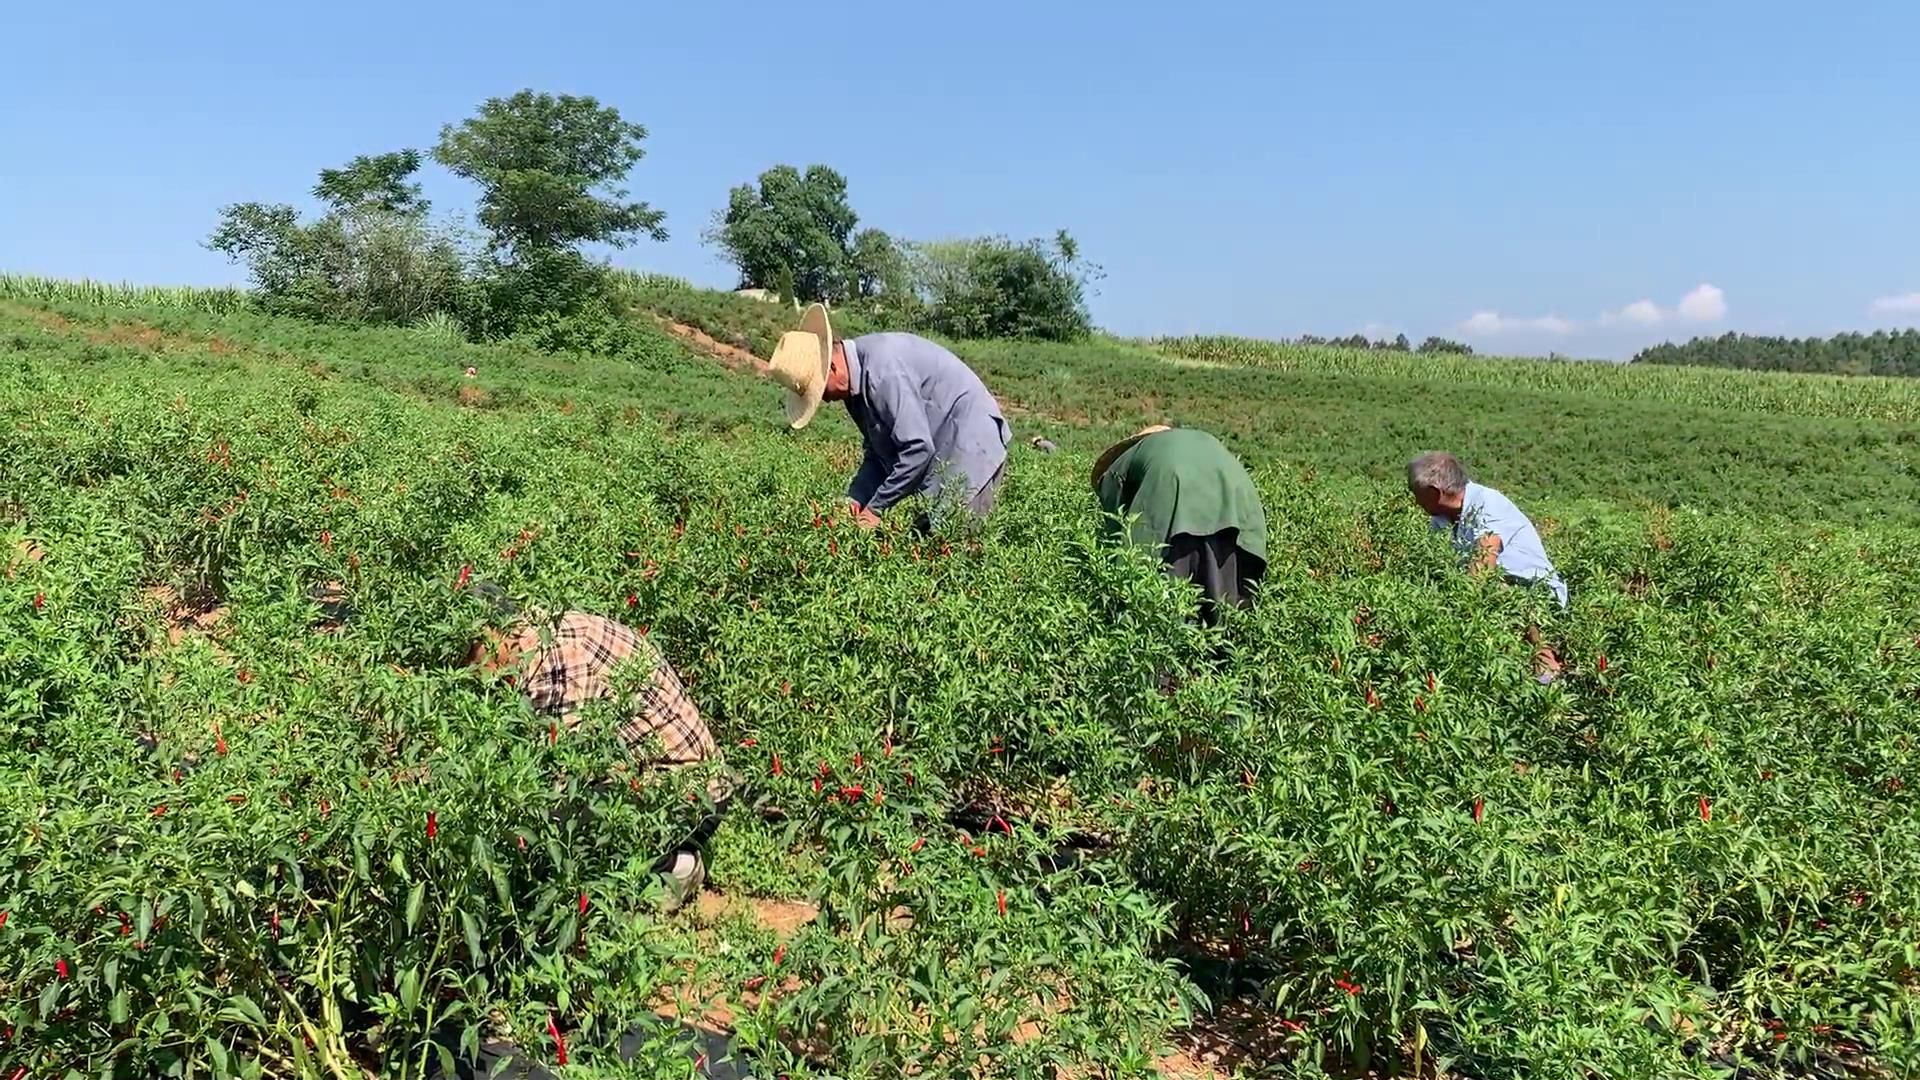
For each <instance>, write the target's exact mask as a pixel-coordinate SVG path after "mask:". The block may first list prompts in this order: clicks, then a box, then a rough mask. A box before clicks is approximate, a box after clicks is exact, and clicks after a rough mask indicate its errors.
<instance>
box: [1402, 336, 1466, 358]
mask: <svg viewBox="0 0 1920 1080" xmlns="http://www.w3.org/2000/svg"><path fill="white" fill-rule="evenodd" d="M1414 352H1417V353H1419V354H1421V355H1423V356H1435V355H1453V356H1472V355H1473V346H1471V345H1465V344H1462V343H1460V342H1458V341H1449V340H1447V339H1446V338H1443V337H1429V338H1427V339H1426V340H1425V341H1422V342H1421V343H1420V347H1419V348H1418V349H1415V350H1414Z"/></svg>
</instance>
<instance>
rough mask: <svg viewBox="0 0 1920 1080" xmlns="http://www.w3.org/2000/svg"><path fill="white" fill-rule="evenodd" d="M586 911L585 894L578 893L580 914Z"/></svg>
mask: <svg viewBox="0 0 1920 1080" xmlns="http://www.w3.org/2000/svg"><path fill="white" fill-rule="evenodd" d="M586 913H587V894H586V893H581V894H580V914H582V915H585V914H586Z"/></svg>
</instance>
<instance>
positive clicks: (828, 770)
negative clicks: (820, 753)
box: [820, 761, 833, 776]
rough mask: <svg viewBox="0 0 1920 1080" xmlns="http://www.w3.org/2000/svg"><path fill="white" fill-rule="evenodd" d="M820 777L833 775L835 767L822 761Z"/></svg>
mask: <svg viewBox="0 0 1920 1080" xmlns="http://www.w3.org/2000/svg"><path fill="white" fill-rule="evenodd" d="M820 775H821V776H831V775H833V767H832V766H830V765H828V764H827V763H826V762H824V761H822V762H821V763H820Z"/></svg>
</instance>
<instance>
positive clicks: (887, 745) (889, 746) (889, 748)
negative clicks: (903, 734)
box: [881, 735, 893, 757]
mask: <svg viewBox="0 0 1920 1080" xmlns="http://www.w3.org/2000/svg"><path fill="white" fill-rule="evenodd" d="M881 747H882V749H883V751H884V752H885V754H886V756H887V757H892V756H893V736H891V735H889V736H887V738H886V741H885V742H883V743H881Z"/></svg>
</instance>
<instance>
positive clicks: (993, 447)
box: [841, 334, 1013, 513]
mask: <svg viewBox="0 0 1920 1080" xmlns="http://www.w3.org/2000/svg"><path fill="white" fill-rule="evenodd" d="M841 344H842V345H843V346H844V347H845V349H846V354H847V377H848V383H849V384H850V389H851V391H852V392H851V395H850V396H849V397H848V398H847V413H848V415H850V416H852V417H853V422H854V424H855V425H856V426H857V427H859V429H860V437H861V441H862V442H864V443H865V444H866V457H865V459H864V460H862V461H861V463H860V471H859V472H857V473H855V474H854V477H853V483H852V484H850V485H849V486H848V488H847V497H848V498H850V499H852V500H853V501H854V502H857V503H859V504H860V505H862V506H864V507H866V508H867V509H869V510H872V511H873V512H875V513H879V512H880V511H882V510H885V509H887V508H888V507H890V506H892V505H893V504H894V503H897V502H899V501H900V500H901V499H904V498H906V497H907V496H909V495H916V494H920V493H922V492H925V493H926V494H929V495H946V496H949V497H957V498H958V500H960V501H965V500H968V499H971V498H973V497H974V496H975V495H977V494H979V492H980V490H981V489H982V488H984V487H986V486H987V483H988V482H989V481H991V480H992V479H993V478H994V476H995V475H996V474H997V473H999V471H1000V469H1001V467H1002V466H1003V465H1005V464H1006V461H1007V443H1008V441H1009V440H1010V439H1012V437H1013V432H1012V430H1011V429H1010V428H1009V427H1008V426H1007V419H1006V417H1004V416H1002V415H1001V414H1000V406H999V405H998V404H996V403H995V402H994V400H993V395H992V394H990V393H988V392H987V388H986V385H985V384H983V383H982V382H981V381H980V376H978V375H975V374H974V373H973V370H972V369H971V368H969V367H967V365H966V364H965V363H963V362H962V361H961V360H960V358H959V357H957V356H955V355H953V354H952V353H951V352H948V351H947V350H946V349H944V348H941V347H940V346H939V345H938V344H936V343H934V342H931V341H928V340H927V339H926V338H923V337H918V336H916V335H913V334H868V335H866V336H864V337H857V338H848V339H847V340H846V341H843V342H841Z"/></svg>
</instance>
